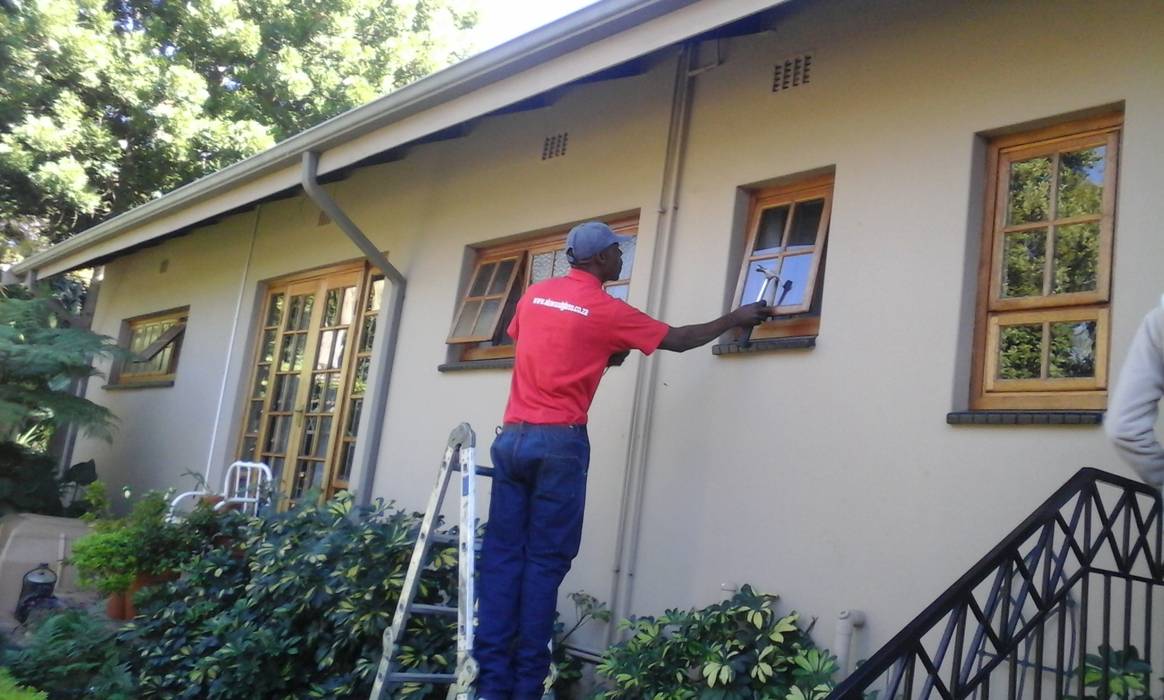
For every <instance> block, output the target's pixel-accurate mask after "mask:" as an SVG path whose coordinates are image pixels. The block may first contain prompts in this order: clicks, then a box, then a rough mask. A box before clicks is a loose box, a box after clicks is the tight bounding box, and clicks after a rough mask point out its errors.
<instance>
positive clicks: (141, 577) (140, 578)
mask: <svg viewBox="0 0 1164 700" xmlns="http://www.w3.org/2000/svg"><path fill="white" fill-rule="evenodd" d="M177 579H178V572H177V571H167V572H165V573H164V574H138V575H137V576H135V577H134V578H133V583H132V584H130V586H129V590H128V591H126V592H125V593H124V595H125V615H126V616H125V617H124V618H121V619H123V620H132V619H133V618H135V617H137V607H136V606H135V605H134V603H133V596H134V594H135V593H137V592H138V591H140V590H141V589H143V588H145V587H146V586H156V585H158V584H159V583H165V582H166V581H176V580H177Z"/></svg>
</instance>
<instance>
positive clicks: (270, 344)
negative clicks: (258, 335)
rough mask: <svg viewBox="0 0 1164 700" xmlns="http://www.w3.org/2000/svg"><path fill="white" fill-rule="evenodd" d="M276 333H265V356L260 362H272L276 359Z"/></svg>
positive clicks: (272, 331) (271, 331)
mask: <svg viewBox="0 0 1164 700" xmlns="http://www.w3.org/2000/svg"><path fill="white" fill-rule="evenodd" d="M275 333H276V331H274V330H269V331H266V332H265V333H263V355H262V358H261V359H260V360H259V362H271V361H273V360H274V359H275Z"/></svg>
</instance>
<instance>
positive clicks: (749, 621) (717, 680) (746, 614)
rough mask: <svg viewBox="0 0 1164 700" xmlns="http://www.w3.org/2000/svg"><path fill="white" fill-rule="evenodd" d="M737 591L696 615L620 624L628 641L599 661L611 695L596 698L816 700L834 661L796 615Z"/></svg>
mask: <svg viewBox="0 0 1164 700" xmlns="http://www.w3.org/2000/svg"><path fill="white" fill-rule="evenodd" d="M775 605H776V596H772V595H766V594H757V593H756V592H754V591H753V590H752V588H751V587H750V586H744V587H743V588H742V589H741V590H740V592H739V593H737V594H736V595H735V596H733V597H732V598H731V599H729V600H725V601H723V602H720V603H716V604H715V605H711V606H708V607H706V608H703V609H700V610H687V611H680V610H668V611H667V612H666V613H664V614H663V615H662V616H660V617H658V618H654V617H642V618H637V619H632V620H629V621H625V622H623V623H622V626H623V628H624V629H627V630H629V631H630V635H631V636H630V639H629V640H627V641H626V642H624V643H622V644H618V645H615V646H613V647H611V648H610V649H608V650H607V651H606V653H605V654H603V660H602V662H601V663H600V664H599V666H598V672H599V673H600V674H601V675H603V676H605V677H606V678H607V679H609V681H610V682H611V683H612V687H611V688H609V689H607V690H605V691H603V692H601V693H600V694H599V695H598V697H599V698H604V699H606V700H614V699H615V698H636V699H637V698H651V699H652V700H687V699H689V698H707V699H711V700H749V699H753V698H754V699H757V700H761V699H763V700H769V699H778V700H785V699H786V698H788V699H792V698H795V699H796V700H801V699H803V698H808V699H810V700H816V699H817V698H820V697H823V695H827V693H828V691H829V690H830V689H831V688H832V676H833V674H834V673H835V672H836V670H837V666H836V661H835V658H834V657H833V656H831V655H829V654H828V653H827V652H822V651H820V650H818V649H816V648H815V647H814V645H813V643H812V640H811V639H810V638H809V636H808V632H807V631H806V630H802V629H801V628H800V627H799V626H797V620H798V619H799V618H798V616H797V614H796V613H792V614H789V615H784V616H780V615H777V614H776V612H775Z"/></svg>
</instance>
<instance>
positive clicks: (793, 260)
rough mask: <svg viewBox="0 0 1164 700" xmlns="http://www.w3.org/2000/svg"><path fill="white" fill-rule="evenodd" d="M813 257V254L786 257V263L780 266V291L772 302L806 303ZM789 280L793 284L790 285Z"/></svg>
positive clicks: (797, 304)
mask: <svg viewBox="0 0 1164 700" xmlns="http://www.w3.org/2000/svg"><path fill="white" fill-rule="evenodd" d="M812 259H813V256H812V255H811V254H809V255H790V256H788V257H786V258H784V264H783V265H781V266H780V284H779V285H777V286H778V287H779V289H780V291H779V292H778V293H777V294H776V295H775V298H774V300H773V301H771V302H770V303H772V304H777V303H778V304H779V305H780V306H782V307H784V306H800V305H801V304H803V303H805V301H806V299H805V298H804V293H805V291H807V289H808V275H809V273H810V272H811V271H812ZM789 282H791V283H792V285H791V286H789V284H788V283H789ZM785 289H787V290H788V291H787V293H786V292H785V291H784V290H785ZM769 297H771V294H769ZM781 297H783V299H781Z"/></svg>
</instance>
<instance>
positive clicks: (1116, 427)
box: [1103, 310, 1164, 486]
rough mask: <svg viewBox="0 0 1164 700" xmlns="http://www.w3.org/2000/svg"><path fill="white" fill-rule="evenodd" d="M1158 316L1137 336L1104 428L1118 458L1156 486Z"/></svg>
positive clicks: (1161, 465) (1161, 385) (1159, 464)
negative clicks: (1155, 322)
mask: <svg viewBox="0 0 1164 700" xmlns="http://www.w3.org/2000/svg"><path fill="white" fill-rule="evenodd" d="M1161 313H1164V312H1161V311H1160V310H1157V311H1155V312H1153V313H1152V314H1149V315H1148V317H1147V318H1145V319H1144V322H1143V323H1142V324H1141V325H1140V328H1139V330H1138V331H1137V332H1136V337H1135V339H1134V340H1133V341H1132V345H1131V347H1130V348H1129V349H1128V357H1127V359H1126V360H1125V361H1124V366H1123V369H1122V370H1121V371H1120V378H1119V382H1118V383H1117V384H1116V389H1115V391H1114V392H1112V396H1111V400H1110V402H1109V405H1108V408H1107V415H1106V416H1105V418H1104V426H1103V427H1104V430H1105V431H1106V432H1107V435H1108V437H1110V438H1111V440H1112V442H1113V443H1114V444H1115V447H1116V450H1118V451H1119V453H1120V456H1121V457H1123V458H1124V460H1125V461H1127V462H1128V464H1130V465H1132V467H1134V468H1135V470H1136V472H1137V473H1139V475H1140V477H1141V478H1142V479H1143V480H1144V481H1146V482H1148V483H1149V484H1154V485H1156V486H1160V485H1161V484H1164V448H1162V447H1161V446H1160V443H1159V441H1157V439H1156V414H1157V411H1158V408H1157V405H1158V402H1159V401H1160V398H1161V396H1164V356H1162V355H1161V350H1160V343H1159V340H1160V338H1158V337H1154V336H1155V335H1156V334H1158V332H1159V327H1157V326H1155V324H1154V323H1153V321H1156V320H1159V319H1158V315H1159V314H1161ZM1154 317H1157V318H1154Z"/></svg>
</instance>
